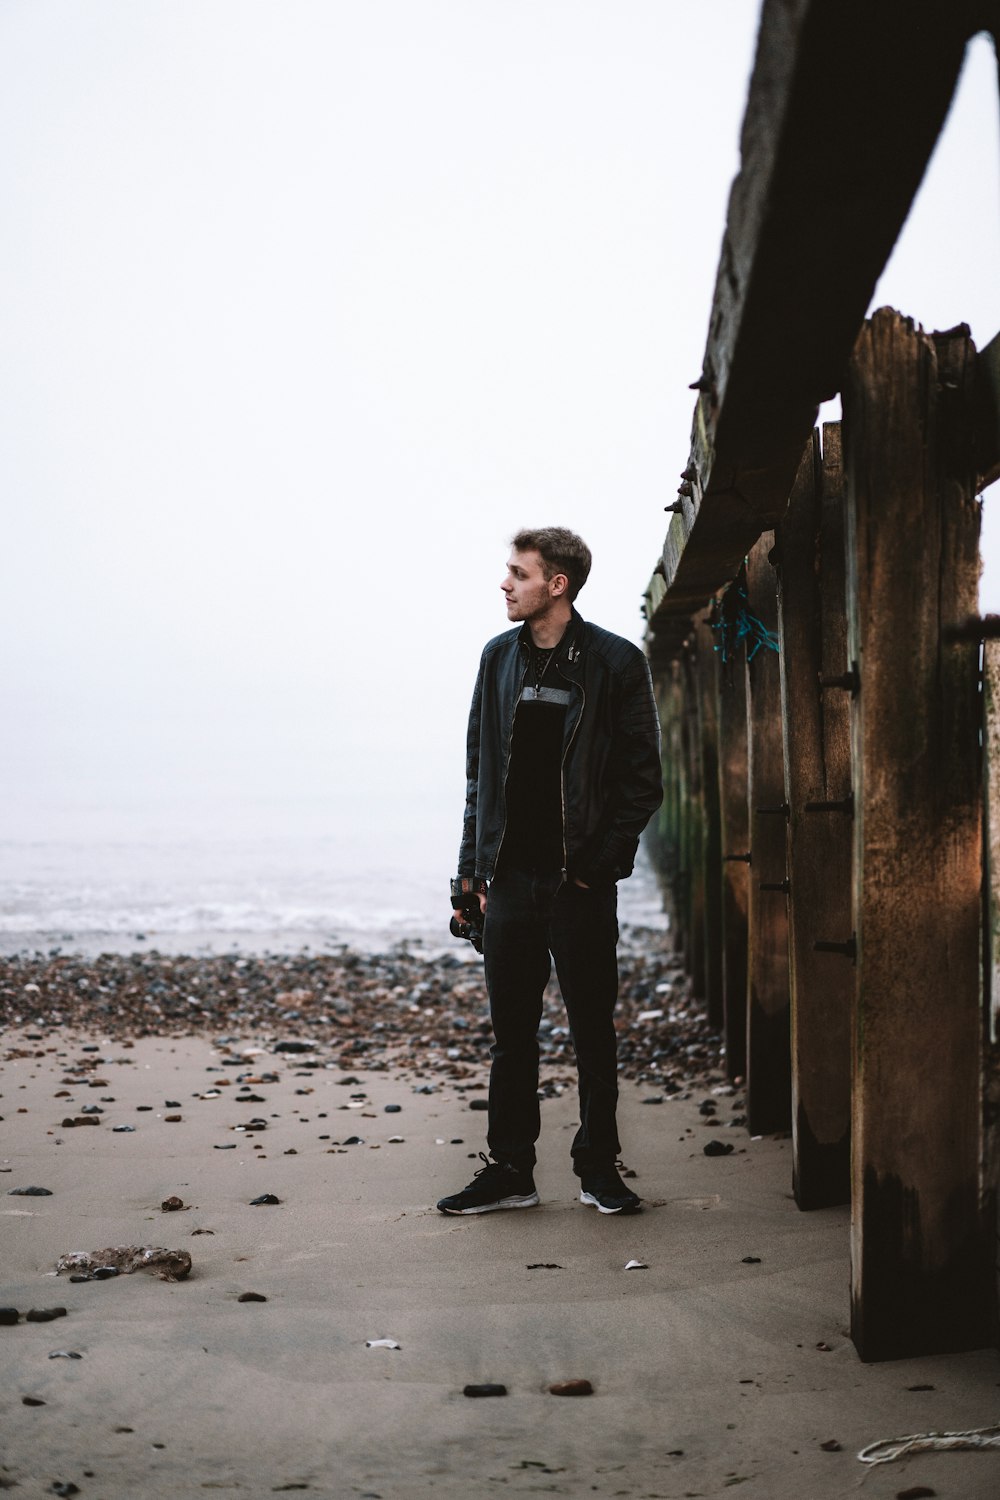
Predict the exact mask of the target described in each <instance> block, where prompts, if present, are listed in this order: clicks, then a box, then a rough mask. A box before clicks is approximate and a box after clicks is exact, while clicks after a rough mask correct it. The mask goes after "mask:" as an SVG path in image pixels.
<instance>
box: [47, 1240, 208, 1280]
mask: <svg viewBox="0 0 1000 1500" xmlns="http://www.w3.org/2000/svg"><path fill="white" fill-rule="evenodd" d="M101 1266H114V1268H115V1270H116V1271H120V1272H121V1273H122V1275H124V1276H131V1274H132V1272H133V1271H152V1273H153V1275H154V1276H159V1277H160V1279H161V1281H183V1279H184V1277H185V1276H187V1274H188V1273H189V1271H190V1270H191V1257H190V1255H189V1254H188V1253H187V1251H186V1250H164V1249H163V1248H162V1247H160V1246H157V1245H117V1246H113V1247H110V1248H109V1249H107V1250H70V1251H69V1252H68V1253H67V1254H66V1255H60V1257H59V1259H58V1260H57V1261H56V1272H57V1273H58V1274H59V1275H62V1274H63V1272H73V1273H74V1274H83V1273H88V1272H92V1271H96V1270H97V1269H98V1268H99V1267H101Z"/></svg>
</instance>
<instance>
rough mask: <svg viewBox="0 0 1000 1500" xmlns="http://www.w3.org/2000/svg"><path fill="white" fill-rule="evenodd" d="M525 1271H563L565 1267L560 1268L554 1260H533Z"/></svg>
mask: <svg viewBox="0 0 1000 1500" xmlns="http://www.w3.org/2000/svg"><path fill="white" fill-rule="evenodd" d="M527 1269H528V1270H529V1271H565V1269H566V1267H565V1266H561V1265H560V1264H559V1262H558V1261H555V1260H533V1261H532V1262H531V1264H530V1266H528V1267H527Z"/></svg>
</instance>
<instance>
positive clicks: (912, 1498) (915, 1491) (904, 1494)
mask: <svg viewBox="0 0 1000 1500" xmlns="http://www.w3.org/2000/svg"><path fill="white" fill-rule="evenodd" d="M936 1494H937V1490H932V1489H931V1487H930V1485H929V1484H913V1485H911V1486H910V1488H909V1489H908V1490H897V1491H896V1500H929V1497H930V1496H932V1495H936Z"/></svg>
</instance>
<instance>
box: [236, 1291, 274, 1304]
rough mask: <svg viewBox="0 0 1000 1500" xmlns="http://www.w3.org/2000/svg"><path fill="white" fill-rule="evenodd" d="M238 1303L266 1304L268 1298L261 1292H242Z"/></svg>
mask: <svg viewBox="0 0 1000 1500" xmlns="http://www.w3.org/2000/svg"><path fill="white" fill-rule="evenodd" d="M236 1300H237V1302H266V1301H267V1298H266V1297H265V1296H263V1295H262V1294H261V1293H260V1292H240V1295H239V1296H238V1297H237V1299H236Z"/></svg>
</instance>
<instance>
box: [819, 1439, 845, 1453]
mask: <svg viewBox="0 0 1000 1500" xmlns="http://www.w3.org/2000/svg"><path fill="white" fill-rule="evenodd" d="M820 1447H821V1448H822V1450H823V1452H824V1453H840V1452H842V1451H843V1450H842V1446H841V1444H840V1443H838V1442H837V1439H836V1438H827V1440H826V1442H825V1443H820Z"/></svg>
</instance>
